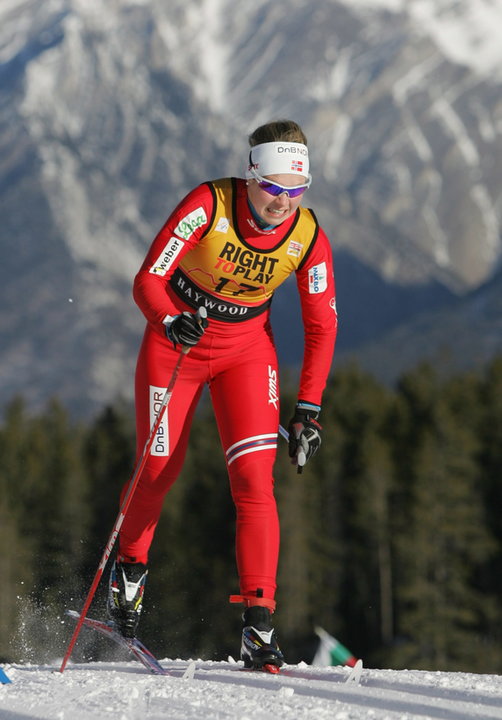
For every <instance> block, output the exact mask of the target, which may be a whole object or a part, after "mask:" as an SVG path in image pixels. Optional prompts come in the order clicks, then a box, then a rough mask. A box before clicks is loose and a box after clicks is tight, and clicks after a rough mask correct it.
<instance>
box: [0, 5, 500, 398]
mask: <svg viewBox="0 0 502 720" xmlns="http://www.w3.org/2000/svg"><path fill="white" fill-rule="evenodd" d="M475 8H477V10H476V9H475ZM480 8H481V9H482V13H484V15H482V18H483V20H482V22H483V23H485V25H482V27H486V26H489V25H490V23H489V20H490V18H491V20H492V23H491V24H492V25H493V26H495V24H496V21H497V20H498V19H499V18H500V12H501V3H500V1H499V0H497V2H492V3H489V2H488V1H487V0H479V2H478V4H477V5H476V4H473V2H471V0H464V1H463V2H447V1H446V0H442V2H440V3H436V5H434V3H431V2H428V1H426V0H421V2H418V0H412V1H411V2H409V3H404V2H402V1H401V0H358V1H357V2H351V3H349V2H348V0H347V1H345V0H343V1H342V0H310V1H308V2H307V1H306V0H291V1H290V2H289V3H288V5H287V8H286V7H285V4H283V3H275V4H270V3H267V2H265V0H257V2H255V3H253V4H249V3H244V2H239V3H237V4H236V3H230V0H198V2H194V3H185V2H181V0H173V1H172V2H170V3H169V6H167V4H166V3H163V2H161V0H151V1H150V2H144V1H140V0H114V2H112V3H104V2H101V0H51V2H47V3H39V2H37V1H36V0H10V2H8V3H5V4H4V5H2V7H1V8H0V80H1V95H0V152H1V158H2V159H1V162H0V215H1V217H2V220H3V222H2V224H1V227H0V234H1V237H0V247H1V263H0V283H1V285H0V286H1V287H2V291H1V297H2V303H1V311H0V361H1V365H2V381H1V383H0V402H1V403H2V405H3V404H4V403H5V402H6V401H7V400H8V399H9V397H11V396H12V395H13V394H14V393H23V394H24V395H25V396H26V397H27V399H28V400H29V402H30V404H32V405H33V406H37V405H40V404H41V403H43V402H45V400H46V398H47V397H49V396H50V395H52V394H58V395H60V396H61V397H62V399H63V400H64V401H65V402H67V403H68V404H69V405H70V406H72V407H73V408H76V410H77V411H82V412H84V411H89V410H91V411H92V409H95V408H97V407H99V406H100V405H101V404H102V403H103V402H107V401H111V400H112V399H114V398H115V397H117V396H121V395H123V396H125V397H130V396H131V392H132V373H133V366H134V360H135V353H136V350H137V346H138V344H139V341H140V338H141V332H142V327H143V320H142V318H141V317H140V314H139V312H138V311H137V309H136V308H135V306H134V304H133V302H132V299H131V296H130V287H131V282H132V277H133V276H134V274H135V272H136V270H137V268H138V267H139V264H140V263H141V260H142V257H143V255H144V253H145V251H146V248H147V246H148V244H149V243H150V241H151V239H152V238H153V235H154V234H155V232H156V231H157V229H158V228H159V227H160V225H161V224H162V222H163V221H164V219H165V217H166V216H167V214H168V213H169V212H170V210H171V209H172V208H173V207H174V205H175V204H176V203H177V202H178V200H179V199H180V198H181V196H182V195H183V194H184V193H185V192H186V191H188V190H189V189H190V188H191V187H193V186H194V185H196V184H198V183H199V182H201V181H203V180H205V179H208V178H211V177H219V176H222V175H228V174H233V175H241V174H242V171H243V168H244V163H245V155H246V135H247V134H248V133H249V132H250V131H251V130H252V129H253V128H254V127H255V126H256V125H258V124H260V123H261V122H264V121H266V120H268V119H270V118H271V117H279V116H280V117H284V116H290V117H294V118H295V119H296V120H298V121H299V122H300V123H301V124H302V125H303V127H304V128H305V130H306V132H307V135H308V136H309V138H310V146H311V153H312V166H313V173H314V183H313V185H312V189H311V190H310V191H309V196H308V198H307V200H308V204H309V205H311V206H312V207H313V208H314V210H315V211H316V213H317V215H318V217H319V219H320V221H321V223H322V225H323V226H324V227H325V229H326V230H327V232H328V233H329V235H330V237H331V238H332V239H333V246H334V252H335V261H336V262H337V283H338V288H339V306H340V308H342V315H341V317H342V321H341V331H340V341H339V349H340V352H342V353H344V352H345V351H351V350H354V351H356V352H362V348H363V347H364V346H365V345H366V343H367V342H372V341H374V340H375V339H376V338H379V337H380V338H381V337H382V335H383V333H385V332H387V330H391V329H392V327H393V326H395V325H398V324H402V323H404V324H406V323H407V322H408V321H409V320H411V318H412V317H414V316H415V315H416V314H417V313H419V312H421V311H425V310H430V311H432V310H435V309H437V308H438V307H441V305H442V304H443V303H444V302H446V301H449V300H450V299H451V297H452V296H458V297H461V296H462V295H464V294H465V293H468V292H471V291H473V290H474V289H476V288H478V287H480V286H481V285H482V284H483V283H485V282H489V281H490V278H491V277H492V275H493V274H494V273H495V272H496V270H497V268H498V266H499V263H500V254H501V252H500V222H501V214H502V208H501V203H500V197H502V163H501V162H500V161H501V159H502V158H501V154H502V141H501V134H502V104H501V102H500V97H501V93H500V89H501V82H502V81H501V79H500V74H499V75H497V74H496V73H494V70H493V68H494V67H496V66H497V64H496V63H494V62H493V60H491V64H490V62H489V59H490V58H493V57H494V56H495V50H493V47H492V41H491V39H490V38H491V37H492V36H491V35H489V36H488V34H487V33H485V38H484V39H485V40H486V43H487V44H488V45H489V48H488V49H490V50H491V53H489V52H488V51H486V52H485V53H483V52H481V51H479V52H478V57H482V58H483V59H484V64H480V63H478V64H474V63H473V64H469V62H468V60H469V57H471V55H472V56H474V54H472V53H471V55H469V52H468V49H469V45H468V42H467V40H469V41H470V42H472V43H475V40H476V33H475V30H476V28H477V27H481V25H480V24H479V23H481V20H479V18H480V17H481V14H480V12H481V10H480ZM236 10H238V11H236ZM490 13H491V14H490ZM475 18H478V20H477V21H476V22H477V23H478V24H476V22H474V19H475ZM478 21H479V22H478ZM486 23H488V25H486ZM448 28H449V32H448ZM450 36H451V37H453V38H456V42H453V41H452V42H450V43H448V42H447V41H448V38H450ZM440 38H442V39H443V41H442V42H439V39H440ZM459 38H460V39H461V41H460V40H459ZM466 38H467V40H466ZM480 42H481V41H480ZM452 48H454V49H455V48H456V52H457V55H456V56H455V53H454V52H453V53H452ZM466 48H467V49H466ZM479 48H483V44H482V43H481V44H480V45H479V43H478V49H479ZM461 50H463V51H464V54H463V55H462V53H461V52H460V51H461ZM499 67H500V64H499ZM370 279H371V281H370ZM366 281H367V282H366ZM288 293H289V288H286V289H285V291H284V297H288ZM281 302H282V307H283V308H284V311H283V312H287V311H289V305H288V304H287V303H285V302H284V301H281V299H280V297H279V295H278V297H277V299H276V301H275V305H276V306H277V313H278V314H279V315H280V313H281ZM286 305H288V307H286ZM283 324H284V323H283V322H279V323H278V325H279V326H282V325H283ZM297 324H299V321H298V323H297ZM279 335H280V336H281V337H280V344H281V348H282V352H283V355H284V358H285V362H289V361H290V362H293V363H294V362H296V360H295V357H296V356H297V355H298V342H297V341H296V336H295V335H294V333H293V334H292V335H291V336H289V337H288V336H283V334H281V332H280V331H279ZM299 341H301V338H300V340H299ZM288 359H289V360H288Z"/></svg>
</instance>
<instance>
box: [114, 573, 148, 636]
mask: <svg viewBox="0 0 502 720" xmlns="http://www.w3.org/2000/svg"><path fill="white" fill-rule="evenodd" d="M147 575H148V570H147V567H146V565H143V563H126V562H120V561H118V560H115V562H114V563H113V566H112V569H111V572H110V585H109V593H108V615H109V616H110V618H111V619H112V620H113V622H114V623H115V625H116V627H117V630H118V631H119V632H120V633H121V634H122V635H123V636H124V637H128V638H133V637H135V635H136V629H137V627H138V623H139V616H140V614H141V608H142V604H143V593H144V590H145V582H146V576H147Z"/></svg>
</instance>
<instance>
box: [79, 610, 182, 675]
mask: <svg viewBox="0 0 502 720" xmlns="http://www.w3.org/2000/svg"><path fill="white" fill-rule="evenodd" d="M66 614H67V615H69V616H70V617H72V618H73V619H74V620H78V619H79V618H80V613H78V612H76V611H75V610H67V611H66ZM83 624H84V625H85V626H86V627H88V628H91V629H92V630H96V631H97V632H99V633H101V635H104V636H105V637H107V638H109V639H110V640H112V641H113V642H115V643H116V644H117V645H119V646H120V647H122V648H124V649H125V650H128V651H129V652H130V653H132V655H134V657H135V658H136V660H139V662H140V663H142V664H143V665H144V666H145V667H146V668H147V670H149V671H150V672H151V673H153V674H154V675H171V673H170V672H169V670H166V669H165V668H163V667H162V665H161V664H160V663H159V661H158V660H157V658H156V657H155V655H153V653H151V652H150V650H148V648H147V647H145V646H144V645H143V643H142V642H141V640H138V638H126V637H124V636H123V635H121V634H120V633H119V632H118V631H117V629H116V628H115V625H114V624H113V622H111V621H110V622H103V621H102V620H95V619H94V618H89V617H85V618H84V620H83Z"/></svg>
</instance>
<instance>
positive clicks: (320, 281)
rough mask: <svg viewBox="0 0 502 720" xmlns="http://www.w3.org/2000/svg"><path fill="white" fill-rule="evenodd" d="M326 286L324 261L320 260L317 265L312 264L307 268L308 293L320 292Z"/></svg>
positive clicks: (315, 293)
mask: <svg viewBox="0 0 502 720" xmlns="http://www.w3.org/2000/svg"><path fill="white" fill-rule="evenodd" d="M327 287H328V279H327V270H326V263H324V262H322V263H320V264H319V265H314V267H311V268H310V270H309V293H310V294H311V295H317V293H322V292H324V291H325V290H326V288H327Z"/></svg>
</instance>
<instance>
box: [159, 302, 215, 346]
mask: <svg viewBox="0 0 502 720" xmlns="http://www.w3.org/2000/svg"><path fill="white" fill-rule="evenodd" d="M206 328H207V313H206V310H205V308H199V310H198V312H197V313H190V312H187V311H185V312H183V313H181V315H175V317H174V319H173V320H172V321H171V322H170V323H169V325H166V335H167V337H168V338H169V340H171V342H172V343H173V344H174V347H176V345H178V344H179V345H185V347H193V346H194V345H197V343H198V342H199V340H200V339H201V337H202V336H203V335H204V330H205V329H206Z"/></svg>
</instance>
